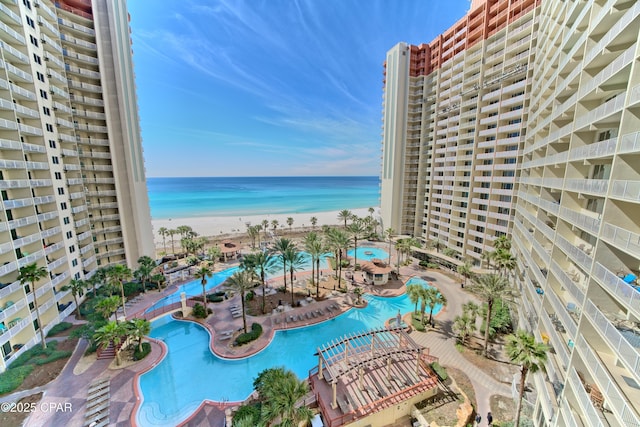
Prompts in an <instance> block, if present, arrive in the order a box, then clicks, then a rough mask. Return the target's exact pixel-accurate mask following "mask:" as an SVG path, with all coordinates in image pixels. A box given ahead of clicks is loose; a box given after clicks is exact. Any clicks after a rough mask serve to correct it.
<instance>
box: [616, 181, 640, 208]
mask: <svg viewBox="0 0 640 427" xmlns="http://www.w3.org/2000/svg"><path fill="white" fill-rule="evenodd" d="M611 196H612V197H616V198H619V199H624V200H627V201H630V202H635V203H638V201H639V200H640V181H622V180H615V181H613V182H612V186H611Z"/></svg>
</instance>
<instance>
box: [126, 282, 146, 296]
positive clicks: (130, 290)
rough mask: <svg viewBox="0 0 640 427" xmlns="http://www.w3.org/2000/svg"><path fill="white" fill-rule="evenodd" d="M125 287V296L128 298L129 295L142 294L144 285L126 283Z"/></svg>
mask: <svg viewBox="0 0 640 427" xmlns="http://www.w3.org/2000/svg"><path fill="white" fill-rule="evenodd" d="M123 286H124V296H126V297H128V296H129V295H133V294H137V293H140V292H142V283H138V282H129V283H125V284H124V285H123Z"/></svg>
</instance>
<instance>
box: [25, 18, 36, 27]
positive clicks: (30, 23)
mask: <svg viewBox="0 0 640 427" xmlns="http://www.w3.org/2000/svg"><path fill="white" fill-rule="evenodd" d="M26 18H27V25H28V26H30V27H31V28H36V23H35V22H34V21H33V19H31V18H29V17H28V16H27V17H26Z"/></svg>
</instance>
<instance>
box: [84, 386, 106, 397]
mask: <svg viewBox="0 0 640 427" xmlns="http://www.w3.org/2000/svg"><path fill="white" fill-rule="evenodd" d="M108 393H109V385H108V384H107V386H106V387H97V388H94V389H89V391H88V392H87V400H89V401H91V400H94V399H97V398H98V397H100V396H103V395H105V394H108Z"/></svg>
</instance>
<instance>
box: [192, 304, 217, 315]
mask: <svg viewBox="0 0 640 427" xmlns="http://www.w3.org/2000/svg"><path fill="white" fill-rule="evenodd" d="M207 313H208V314H211V313H213V310H211V309H210V308H209V309H207V310H206V311H205V309H204V306H203V305H202V304H197V303H196V305H194V306H193V311H192V312H191V314H193V317H196V318H198V319H204V318H206V317H207V316H208V314H207Z"/></svg>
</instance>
